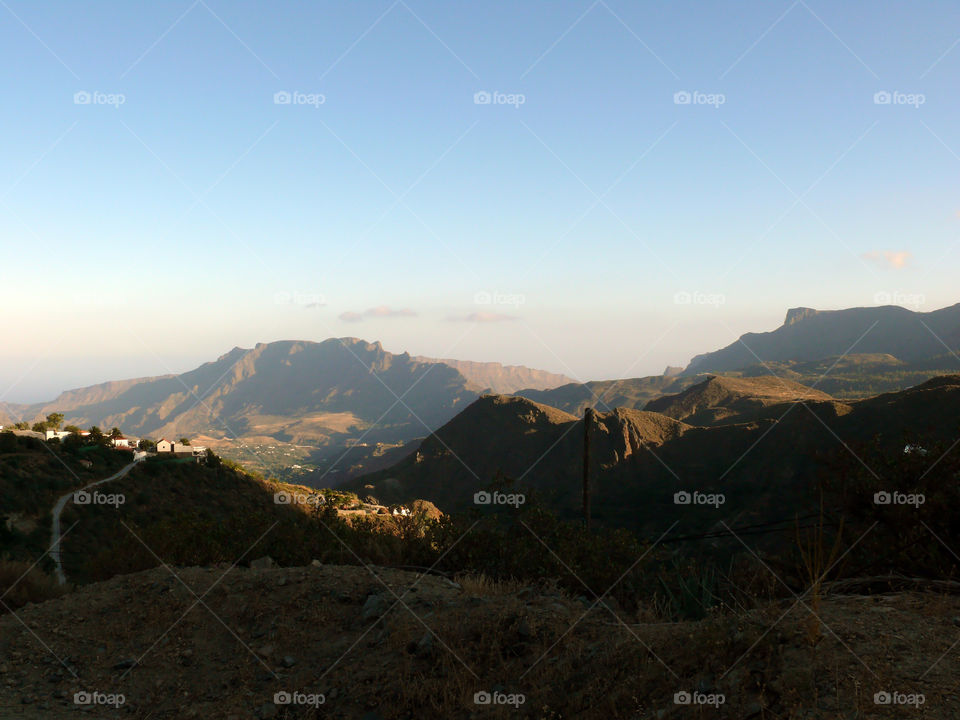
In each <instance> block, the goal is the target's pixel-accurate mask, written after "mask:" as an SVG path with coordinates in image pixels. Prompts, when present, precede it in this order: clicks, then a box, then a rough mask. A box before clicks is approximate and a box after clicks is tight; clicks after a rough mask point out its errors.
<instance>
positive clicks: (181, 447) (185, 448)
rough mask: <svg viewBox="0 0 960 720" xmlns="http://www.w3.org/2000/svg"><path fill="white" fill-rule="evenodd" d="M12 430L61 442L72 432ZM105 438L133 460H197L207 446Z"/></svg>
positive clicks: (202, 455) (86, 435)
mask: <svg viewBox="0 0 960 720" xmlns="http://www.w3.org/2000/svg"><path fill="white" fill-rule="evenodd" d="M3 429H4V426H3V425H0V431H2V430H3ZM13 432H14V433H16V434H18V435H29V436H33V437H37V438H42V439H43V440H59V441H61V442H62V441H63V440H64V439H66V438H67V437H69V436H70V435H72V434H73V433H72V432H70V431H68V430H45V431H44V432H43V434H42V435H41V434H40V433H38V432H34V431H32V430H14V431H13ZM78 434H79V435H80V437H83V438H86V437H89V436H90V432H89V431H88V430H81V431H80V432H79V433H78ZM106 439H107V440H108V441H109V443H110V445H111V446H113V447H114V448H115V449H117V450H133V459H134V461H140V460H143V459H145V458H147V457H148V456H151V455H163V454H169V455H171V456H173V457H195V458H197V459H198V461H199V459H200V458H202V457H204V456H205V455H206V453H207V448H206V446H205V445H188V444H187V443H182V442H177V441H170V440H167V439H166V438H160V439H159V440H157V443H156V447H155V449H154V450H142V449H140V447H139V445H140V438H135V437H127V436H125V435H121V436H119V437H108V438H106Z"/></svg>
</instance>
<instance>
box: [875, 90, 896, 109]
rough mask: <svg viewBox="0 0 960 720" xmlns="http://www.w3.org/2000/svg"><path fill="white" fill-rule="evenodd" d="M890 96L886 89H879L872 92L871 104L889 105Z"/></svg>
mask: <svg viewBox="0 0 960 720" xmlns="http://www.w3.org/2000/svg"><path fill="white" fill-rule="evenodd" d="M891 99H892V97H891V95H890V93H888V92H887V91H886V90H881V91H880V92H875V93H874V94H873V104H874V105H889V104H890V101H891Z"/></svg>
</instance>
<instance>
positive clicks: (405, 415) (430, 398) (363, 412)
mask: <svg viewBox="0 0 960 720" xmlns="http://www.w3.org/2000/svg"><path fill="white" fill-rule="evenodd" d="M475 397H476V393H474V392H473V391H471V390H468V389H467V382H466V380H465V379H464V378H463V377H462V376H461V375H460V374H459V373H458V372H457V371H456V370H454V369H453V368H451V367H449V366H447V365H444V364H442V363H432V364H431V363H422V362H417V361H415V360H413V359H412V358H411V357H410V356H409V355H408V354H406V353H404V354H403V355H394V354H392V353H389V352H386V351H384V350H383V348H382V346H381V345H380V344H379V343H372V344H371V343H367V342H365V341H363V340H358V339H356V338H344V339H331V340H326V341H324V342H321V343H313V342H295V341H284V342H274V343H269V344H259V345H257V346H256V347H255V348H253V349H251V350H244V349H241V348H234V349H233V350H231V351H230V352H229V353H227V354H225V355H223V356H222V357H220V358H218V359H217V360H216V361H214V362H210V363H206V364H204V365H202V366H200V367H199V368H196V369H195V370H191V371H189V372H186V373H182V374H180V375H175V376H165V377H157V378H147V379H143V380H140V381H123V382H119V383H107V384H104V385H100V386H96V387H94V388H86V389H84V390H77V391H70V392H68V393H65V394H64V395H63V396H61V398H58V399H57V400H56V401H54V402H52V403H48V404H46V405H39V406H34V407H33V408H31V411H32V413H31V414H32V415H33V417H35V418H39V417H42V416H43V415H45V414H46V413H48V412H52V411H53V410H61V411H64V412H65V414H66V416H67V417H66V422H69V423H76V424H78V425H90V424H98V425H102V426H106V427H112V426H114V425H116V426H118V427H122V428H123V429H124V431H125V432H129V433H132V434H135V435H150V436H154V437H157V436H163V435H166V436H175V435H180V434H185V435H191V436H192V435H201V434H202V435H209V436H212V437H213V438H216V437H244V436H247V437H249V436H254V437H261V438H264V437H265V438H268V439H269V438H274V439H276V440H281V441H291V442H312V443H320V444H322V443H323V442H326V441H329V440H330V439H331V438H332V437H349V436H351V435H356V434H359V433H360V432H362V431H363V430H365V429H366V428H369V427H370V426H371V425H373V424H374V423H377V428H378V429H377V430H376V432H375V434H374V436H373V437H372V438H371V439H390V440H395V439H400V440H407V439H410V438H413V437H416V436H418V435H423V434H424V433H426V432H428V431H429V430H430V429H432V428H434V427H438V426H439V425H440V424H442V423H443V422H445V421H446V420H448V419H449V418H450V417H452V416H453V415H454V414H455V413H456V412H457V410H458V409H459V408H460V407H462V406H463V405H465V404H466V402H468V401H469V400H472V399H473V398H475ZM398 398H402V401H398Z"/></svg>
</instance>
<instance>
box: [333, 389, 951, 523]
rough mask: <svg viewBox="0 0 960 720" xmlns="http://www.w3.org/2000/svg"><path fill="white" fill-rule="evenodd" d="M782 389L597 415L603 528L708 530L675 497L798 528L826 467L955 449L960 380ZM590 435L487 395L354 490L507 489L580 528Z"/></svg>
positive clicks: (697, 513) (453, 500) (440, 496)
mask: <svg viewBox="0 0 960 720" xmlns="http://www.w3.org/2000/svg"><path fill="white" fill-rule="evenodd" d="M775 382H779V381H775V380H771V379H769V378H750V379H739V378H722V377H707V378H706V379H703V380H702V381H701V382H699V383H697V384H695V385H693V386H691V387H690V388H688V389H686V390H685V391H682V392H681V393H678V394H675V395H673V396H670V397H666V398H663V399H661V400H657V401H653V402H651V403H649V404H648V405H647V407H648V408H651V407H655V408H659V410H660V412H653V411H651V410H634V409H629V408H617V409H615V410H613V411H610V412H601V413H597V414H596V415H595V419H594V421H593V423H592V425H591V427H590V436H591V446H592V448H591V460H590V463H591V464H590V468H591V475H592V479H591V486H592V488H593V490H592V493H593V500H592V505H593V515H594V518H595V519H596V520H597V521H599V522H603V523H609V524H611V525H617V526H628V527H633V528H635V529H638V530H641V531H642V532H644V533H646V534H647V535H648V536H649V535H650V534H654V535H655V534H657V533H659V532H663V531H664V530H666V529H667V527H668V526H669V525H670V524H671V523H672V522H673V521H674V520H678V519H680V518H681V517H682V518H683V522H684V526H685V529H686V530H698V531H702V530H708V529H710V528H711V527H713V525H712V524H713V523H715V522H716V518H717V517H718V516H717V514H716V512H715V511H714V510H715V508H712V507H709V506H705V507H695V508H689V507H686V506H683V507H680V506H678V505H677V504H676V503H675V498H674V494H675V493H677V492H689V493H693V492H695V491H696V492H700V493H704V494H718V493H719V494H723V495H724V497H725V504H724V512H723V517H727V518H730V517H735V518H737V520H738V521H739V522H741V523H748V522H755V523H761V522H763V523H769V522H789V521H790V520H791V519H792V518H794V517H795V516H797V515H803V514H804V513H811V512H815V508H814V507H813V506H812V504H811V503H812V502H814V501H815V497H816V493H814V492H811V490H812V489H813V488H816V487H817V483H818V482H819V481H820V480H822V479H823V477H824V474H825V473H828V472H829V463H828V462H827V461H826V460H825V458H829V457H836V456H838V455H843V454H844V453H847V452H855V451H854V450H852V448H855V447H860V446H862V445H864V444H866V443H868V442H871V441H874V440H879V441H880V442H881V443H883V444H884V445H886V446H887V447H888V448H893V449H896V448H903V447H905V445H906V444H908V443H910V442H911V438H912V437H914V436H923V437H924V438H926V439H927V440H929V441H937V442H944V443H947V444H949V443H950V442H953V441H955V439H956V429H957V427H960V375H947V376H941V377H936V378H933V379H930V380H928V381H927V382H926V383H923V384H922V385H920V386H917V387H915V388H911V389H908V390H903V391H900V392H897V393H889V394H884V395H879V396H876V397H873V398H868V399H864V400H858V401H854V402H840V401H838V400H835V399H833V398H831V397H830V396H829V395H827V394H825V393H822V392H819V391H817V390H813V389H810V388H804V387H803V386H800V385H798V384H796V383H791V382H786V383H784V384H783V385H781V386H779V387H777V386H776V385H775ZM583 423H584V420H583V419H582V418H578V417H575V416H573V415H571V414H569V413H566V412H564V411H562V410H559V409H557V408H552V407H549V406H547V405H542V404H540V403H536V402H534V401H531V400H528V399H527V398H521V397H503V396H492V395H490V396H484V397H481V398H480V399H478V400H476V401H474V402H473V403H472V404H471V405H469V406H468V407H467V408H466V409H464V411H463V412H461V413H460V414H459V415H457V416H456V417H455V418H453V419H452V420H451V421H450V422H449V423H447V424H446V425H444V426H443V427H442V428H440V429H439V430H437V431H436V433H434V434H433V435H431V436H430V437H428V438H427V439H426V440H424V441H423V442H422V443H421V444H420V445H419V447H418V448H417V449H416V450H415V451H414V452H413V453H411V454H410V455H409V456H407V457H406V458H404V459H403V460H401V461H400V462H398V463H397V464H396V465H394V466H393V467H390V468H386V469H383V470H379V471H377V472H374V473H370V474H367V475H363V476H361V477H358V478H354V479H352V480H350V481H348V482H347V483H346V485H345V487H346V488H348V489H350V490H354V491H356V492H363V493H369V494H371V495H373V496H374V497H376V498H377V499H379V500H380V501H381V502H405V501H409V500H411V499H413V498H419V497H426V498H429V499H430V500H432V501H433V502H435V503H436V504H437V505H438V507H440V508H442V509H444V510H449V511H464V510H468V509H470V508H474V507H477V506H476V504H475V498H474V495H475V493H477V492H480V491H482V490H489V489H496V488H500V489H501V490H502V491H503V492H512V493H516V492H519V493H523V494H525V495H527V496H528V497H529V496H532V495H536V496H538V497H539V498H540V499H541V500H542V501H543V502H546V503H547V504H548V505H549V506H550V507H553V508H554V509H557V510H559V511H560V512H561V513H564V514H566V515H567V516H569V517H574V516H576V515H577V514H578V513H579V512H580V507H581V491H582V485H581V481H582V469H583V437H584V426H583ZM478 438H482V440H481V441H479V442H478ZM491 448H496V452H491ZM507 488H509V490H507Z"/></svg>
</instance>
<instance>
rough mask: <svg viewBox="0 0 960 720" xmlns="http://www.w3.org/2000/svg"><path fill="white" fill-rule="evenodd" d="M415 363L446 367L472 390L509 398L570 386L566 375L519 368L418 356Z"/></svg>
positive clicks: (518, 366) (569, 380) (492, 363)
mask: <svg viewBox="0 0 960 720" xmlns="http://www.w3.org/2000/svg"><path fill="white" fill-rule="evenodd" d="M413 359H414V360H416V361H417V362H425V363H438V362H439V363H443V364H444V365H449V366H450V367H452V368H453V369H454V370H456V371H457V372H459V373H460V374H461V375H463V377H465V378H466V379H467V382H468V383H469V386H470V388H471V389H472V390H476V391H478V392H489V393H499V394H504V395H509V394H510V393H514V392H516V391H517V390H522V389H524V388H530V389H533V390H548V389H550V388H555V387H558V386H560V385H566V384H568V383H571V382H573V378H568V377H567V376H566V375H560V374H558V373H551V372H547V371H546V370H534V369H532V368H528V367H524V366H523V365H501V364H500V363H498V362H473V361H471V360H450V359H447V358H441V359H436V358H428V357H423V356H421V355H416V356H414V357H413Z"/></svg>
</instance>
